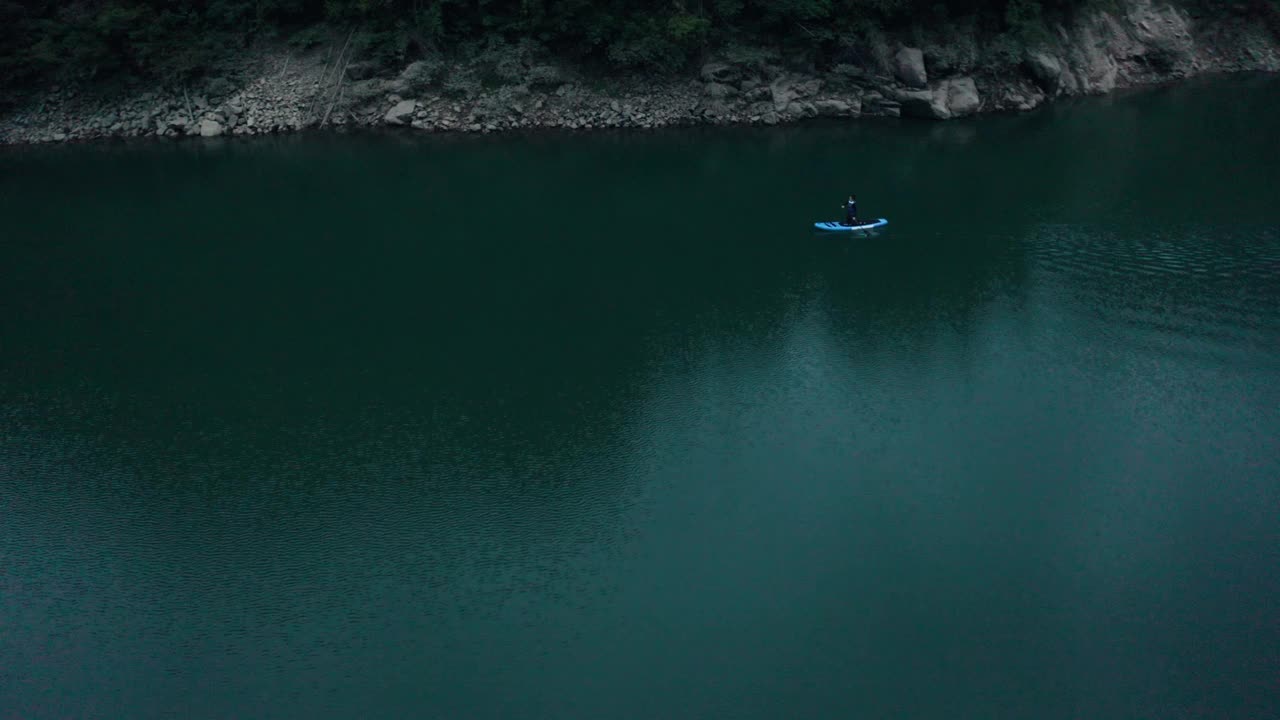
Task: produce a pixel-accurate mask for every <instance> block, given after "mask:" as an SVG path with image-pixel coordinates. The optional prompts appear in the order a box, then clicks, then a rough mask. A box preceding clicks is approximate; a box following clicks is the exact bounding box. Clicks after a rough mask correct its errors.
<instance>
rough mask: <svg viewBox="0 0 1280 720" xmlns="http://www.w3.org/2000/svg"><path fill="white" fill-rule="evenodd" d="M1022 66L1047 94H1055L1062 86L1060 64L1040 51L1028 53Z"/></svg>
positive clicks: (1054, 57)
mask: <svg viewBox="0 0 1280 720" xmlns="http://www.w3.org/2000/svg"><path fill="white" fill-rule="evenodd" d="M1022 64H1023V66H1024V67H1026V69H1027V72H1028V73H1030V74H1031V77H1032V78H1034V79H1035V81H1036V84H1037V85H1039V86H1040V87H1041V88H1043V89H1044V91H1045V92H1047V93H1055V92H1057V91H1058V88H1059V87H1060V86H1061V85H1062V62H1061V61H1059V60H1058V58H1057V57H1056V56H1054V55H1051V54H1049V53H1047V52H1044V51H1042V50H1035V51H1031V52H1028V53H1027V55H1026V57H1025V58H1023V61H1022Z"/></svg>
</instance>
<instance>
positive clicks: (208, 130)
mask: <svg viewBox="0 0 1280 720" xmlns="http://www.w3.org/2000/svg"><path fill="white" fill-rule="evenodd" d="M221 134H222V123H220V122H218V121H217V120H201V121H200V137H218V136H219V135H221Z"/></svg>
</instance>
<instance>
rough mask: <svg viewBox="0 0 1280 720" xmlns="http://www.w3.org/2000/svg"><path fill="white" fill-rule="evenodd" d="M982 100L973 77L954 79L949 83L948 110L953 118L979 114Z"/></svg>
mask: <svg viewBox="0 0 1280 720" xmlns="http://www.w3.org/2000/svg"><path fill="white" fill-rule="evenodd" d="M981 106H982V100H981V98H979V97H978V86H977V85H976V84H975V83H974V82H973V78H971V77H962V78H954V79H951V80H948V81H947V109H948V110H950V111H951V117H964V116H965V115H972V114H974V113H976V112H978V108H979V107H981Z"/></svg>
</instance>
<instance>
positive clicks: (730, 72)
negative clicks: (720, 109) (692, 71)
mask: <svg viewBox="0 0 1280 720" xmlns="http://www.w3.org/2000/svg"><path fill="white" fill-rule="evenodd" d="M701 74H702V79H703V81H704V82H709V83H726V84H728V83H734V82H737V81H738V79H739V78H740V77H742V71H741V70H740V69H738V68H737V67H734V66H733V65H729V64H726V63H721V62H711V63H707V64H706V65H703V66H702V73H701Z"/></svg>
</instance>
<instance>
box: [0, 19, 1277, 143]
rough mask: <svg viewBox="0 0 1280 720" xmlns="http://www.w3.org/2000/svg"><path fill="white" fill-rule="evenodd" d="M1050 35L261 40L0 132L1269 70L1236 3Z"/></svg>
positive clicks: (710, 111)
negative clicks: (388, 59) (209, 64)
mask: <svg viewBox="0 0 1280 720" xmlns="http://www.w3.org/2000/svg"><path fill="white" fill-rule="evenodd" d="M1054 30H1055V35H1056V37H1054V38H1053V39H1052V40H1046V41H1044V42H1042V43H1039V44H1037V45H1035V46H1030V47H1022V48H1011V49H1006V50H1003V51H999V52H996V51H992V49H991V48H990V47H989V46H986V45H984V42H983V39H982V38H980V37H978V36H977V35H976V34H975V33H972V32H969V33H966V32H961V31H956V32H951V31H950V30H949V31H948V33H947V35H946V40H945V41H940V42H921V41H919V40H918V39H917V41H916V42H914V43H907V42H903V41H900V40H894V39H891V38H885V37H882V38H877V39H876V40H874V41H869V42H867V43H865V44H864V47H863V48H862V49H861V50H860V52H858V53H857V54H856V58H854V59H853V61H852V62H848V63H844V64H838V65H836V66H835V67H834V68H832V69H830V70H828V71H825V72H821V73H819V72H815V71H813V70H812V69H811V68H810V69H796V68H794V67H789V66H788V65H787V64H786V63H785V62H784V61H783V58H781V57H779V56H778V55H777V54H774V53H770V52H767V51H764V50H759V49H746V50H742V49H740V50H736V51H726V52H725V53H723V54H722V55H721V56H720V57H717V58H714V59H713V60H712V61H710V62H708V63H706V64H705V65H704V66H703V67H702V68H701V71H700V72H699V74H698V76H697V77H696V78H687V79H682V80H660V81H648V80H644V79H631V80H627V81H610V82H603V81H599V80H596V81H592V80H591V79H589V78H583V77H581V76H578V75H576V74H574V73H573V72H572V71H570V70H568V69H566V68H564V67H562V66H559V65H556V64H554V63H552V62H549V61H548V60H547V59H546V58H540V57H537V56H536V55H532V54H529V53H515V54H513V55H510V56H505V57H501V58H496V59H490V60H491V61H486V62H485V63H481V64H475V63H449V62H446V61H443V60H441V59H428V60H419V61H416V62H414V63H412V64H410V65H408V66H407V67H404V68H401V69H399V71H398V72H396V73H395V74H394V75H388V74H387V73H386V72H385V70H384V69H383V68H379V67H372V66H370V65H368V64H365V63H361V62H359V61H353V60H352V59H350V58H346V59H345V62H344V58H343V56H342V54H341V53H339V54H337V55H336V56H335V55H334V52H333V50H332V49H330V50H329V51H321V50H316V51H312V52H307V53H293V52H286V51H283V50H281V49H271V48H267V49H261V50H259V51H257V52H256V53H253V54H252V56H251V57H246V58H244V60H243V62H242V63H241V66H240V68H239V71H238V72H235V73H231V74H229V76H227V77H216V78H213V79H210V80H208V81H206V82H205V83H203V84H202V85H201V86H200V87H198V88H177V89H168V90H157V89H152V90H148V91H146V92H140V93H136V94H116V95H113V96H109V97H103V96H101V95H99V94H95V93H93V92H92V90H91V89H86V88H58V87H54V88H50V89H49V91H48V92H45V93H42V94H40V95H38V96H36V97H33V98H32V99H31V100H30V101H29V102H28V103H27V104H26V105H25V106H24V107H20V108H17V109H15V110H14V111H12V112H10V113H8V114H6V115H4V116H0V144H28V143H48V142H69V141H84V140H95V139H102V138H123V137H161V138H184V137H205V138H209V137H219V136H226V135H232V136H247V135H262V134H273V133H284V132H295V131H299V130H304V129H308V128H327V127H375V126H394V127H402V128H405V129H406V130H417V131H425V132H477V133H486V132H500V131H504V130H514V129H522V128H568V129H593V128H661V127H671V126H682V125H730V124H732V125H751V124H759V125H774V124H778V123H786V122H793V121H797V120H802V119H806V118H814V117H835V118H858V117H914V118H924V119H932V120H946V119H951V118H957V117H965V116H968V115H973V114H975V113H982V112H995V111H1009V110H1029V109H1032V108H1034V107H1036V106H1038V105H1040V104H1042V103H1044V102H1046V101H1050V100H1052V99H1054V98H1057V97H1066V96H1075V95H1086V94H1102V93H1108V92H1111V91H1113V90H1116V89H1119V88H1125V87H1133V86H1137V85H1144V84H1151V83H1159V82H1167V81H1171V80H1178V79H1183V78H1188V77H1192V76H1196V75H1200V74H1205V73H1223V72H1247V71H1262V72H1277V71H1280V41H1278V40H1277V37H1276V35H1275V34H1273V33H1272V32H1271V30H1270V29H1269V28H1268V27H1266V25H1265V24H1264V23H1258V22H1251V21H1249V20H1248V19H1247V18H1245V17H1234V18H1231V17H1229V18H1225V19H1218V20H1216V21H1214V22H1213V23H1205V22H1199V21H1196V20H1195V19H1193V18H1191V17H1190V16H1189V15H1188V14H1187V13H1186V12H1185V11H1183V10H1180V9H1177V8H1174V7H1172V6H1167V5H1159V4H1155V3H1153V2H1151V1H1150V0H1131V1H1130V2H1128V3H1127V4H1126V5H1125V6H1124V10H1123V11H1122V12H1110V13H1108V12H1097V13H1094V14H1091V15H1089V16H1087V17H1082V18H1079V19H1078V20H1077V21H1076V22H1075V23H1074V24H1072V25H1071V26H1069V27H1067V26H1058V27H1057V28H1055V29H1054Z"/></svg>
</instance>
